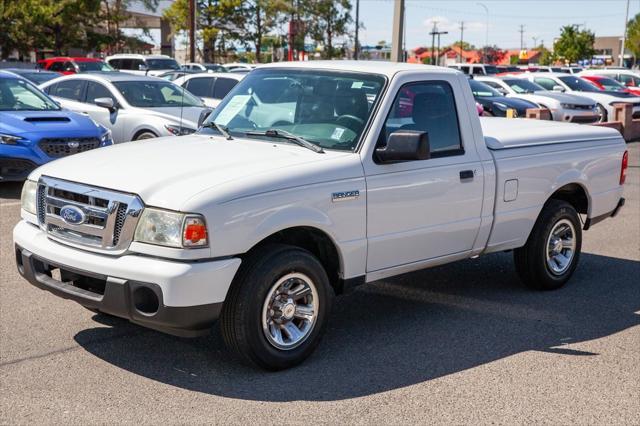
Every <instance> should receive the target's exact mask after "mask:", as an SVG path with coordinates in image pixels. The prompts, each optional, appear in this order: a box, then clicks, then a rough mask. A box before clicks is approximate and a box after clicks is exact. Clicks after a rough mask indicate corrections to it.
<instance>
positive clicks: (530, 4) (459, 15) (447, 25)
mask: <svg viewBox="0 0 640 426" xmlns="http://www.w3.org/2000/svg"><path fill="white" fill-rule="evenodd" d="M351 2H352V4H353V15H354V17H355V2H356V0H351ZM170 3H171V1H161V2H160V9H159V10H158V13H159V12H161V10H162V9H163V8H164V7H167V5H169V4H170ZM481 4H483V5H484V6H486V9H487V10H488V12H489V13H488V28H489V32H488V41H489V44H491V45H493V44H496V45H498V46H499V47H501V48H503V49H507V48H519V47H520V32H519V30H520V25H523V26H524V33H523V41H524V46H525V47H528V48H531V47H533V46H534V42H535V43H536V44H539V43H540V42H541V41H544V44H545V46H547V47H550V46H551V45H552V43H553V40H554V38H556V37H558V36H559V34H560V27H561V26H562V25H567V24H578V25H584V27H586V28H588V29H590V30H591V31H593V32H595V34H596V36H621V35H622V31H623V28H624V20H625V8H626V4H627V0H482V1H480V2H478V1H475V0H470V1H469V0H440V1H431V0H405V5H406V6H405V7H406V10H405V34H406V40H405V46H406V48H407V49H408V50H411V49H413V48H415V47H418V46H430V45H431V36H430V35H429V32H430V31H431V29H432V28H433V22H434V21H437V25H438V30H439V31H448V33H449V34H445V35H442V36H441V45H443V46H444V45H448V44H451V43H453V42H455V41H458V40H459V39H460V22H464V26H465V30H464V40H465V41H467V42H469V43H471V44H473V45H475V46H476V47H480V46H483V45H484V44H485V37H486V28H487V24H486V22H487V13H486V12H485V8H483V6H482V5H481ZM393 6H394V0H360V22H361V25H363V26H364V28H363V29H361V30H360V44H361V45H376V44H377V43H378V42H379V41H381V40H385V41H387V42H391V28H392V25H393V22H392V20H393ZM637 13H640V0H630V3H629V18H631V17H633V16H634V15H636V14H637ZM580 28H583V27H580ZM284 31H285V30H284V29H281V32H284ZM153 38H154V39H155V38H159V35H155V34H154V37H153Z"/></svg>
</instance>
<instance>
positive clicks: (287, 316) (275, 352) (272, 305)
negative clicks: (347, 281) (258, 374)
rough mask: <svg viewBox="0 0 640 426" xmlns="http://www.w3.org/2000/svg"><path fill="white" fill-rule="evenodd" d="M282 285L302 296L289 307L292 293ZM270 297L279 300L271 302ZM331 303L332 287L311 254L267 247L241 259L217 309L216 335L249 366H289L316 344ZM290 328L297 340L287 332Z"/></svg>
mask: <svg viewBox="0 0 640 426" xmlns="http://www.w3.org/2000/svg"><path fill="white" fill-rule="evenodd" d="M288 285H290V287H289V290H296V289H297V290H299V292H300V293H301V294H302V293H305V294H306V295H305V296H303V297H301V298H298V299H295V301H294V302H293V305H294V308H291V301H292V298H295V297H296V296H295V293H296V292H297V291H296V292H291V293H292V294H290V295H289V296H286V297H285V296H284V294H286V293H285V292H281V290H283V289H285V287H287V286H288ZM305 285H306V286H307V287H308V289H307V290H305ZM300 289H302V290H300ZM303 290H305V291H304V292H303ZM275 295H280V296H278V297H276V298H275V299H274V296H275ZM285 298H288V299H287V300H285ZM332 301H333V289H332V288H331V286H330V285H329V279H328V277H327V274H326V272H325V270H324V268H323V267H322V265H321V264H320V262H319V261H318V260H317V259H316V258H315V256H313V255H312V254H311V253H310V252H308V251H306V250H303V249H300V248H297V247H293V246H288V245H283V244H271V245H268V246H265V247H263V248H261V249H259V250H257V251H256V252H254V253H253V254H251V255H250V256H249V257H248V258H247V259H246V260H244V261H243V265H242V266H241V268H240V271H239V272H238V274H237V275H236V278H235V279H234V281H233V283H232V285H231V288H230V289H229V293H228V295H227V299H226V300H225V302H224V306H223V308H222V314H221V317H220V327H221V331H222V337H223V339H224V341H225V344H226V346H227V347H228V348H229V349H230V350H231V351H232V352H234V353H235V354H236V355H238V356H239V357H240V358H241V359H243V360H244V361H246V362H248V363H250V364H253V365H256V366H258V367H261V368H264V369H267V370H282V369H285V368H289V367H293V366H294V365H297V364H299V363H301V362H302V361H304V360H305V359H306V358H307V357H308V356H309V355H310V354H311V353H312V352H313V350H314V349H315V347H316V346H317V345H318V343H319V341H320V338H321V337H322V334H323V332H324V329H325V324H326V322H327V318H328V316H329V312H330V311H331V304H332ZM309 307H311V311H310V312H311V314H310V315H309ZM292 309H294V311H292ZM299 310H300V312H298V311H299ZM294 312H295V313H294ZM299 314H307V317H305V318H304V319H303V318H301V317H298V315H299ZM312 317H313V320H311V319H310V318H312ZM290 324H293V326H294V327H295V328H296V329H297V330H298V332H299V333H300V335H302V336H303V337H302V338H300V335H297V336H296V333H293V334H292V333H290V331H287V330H291V328H290V327H291V325H290ZM278 330H279V331H278ZM278 334H279V336H280V338H279V339H278ZM269 336H270V337H269ZM296 339H301V340H298V341H296Z"/></svg>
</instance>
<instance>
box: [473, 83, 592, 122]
mask: <svg viewBox="0 0 640 426" xmlns="http://www.w3.org/2000/svg"><path fill="white" fill-rule="evenodd" d="M475 80H477V81H480V82H482V83H484V84H486V85H487V86H491V87H492V88H494V89H495V90H497V91H498V92H500V93H501V94H502V95H503V96H506V97H508V98H516V99H523V100H525V101H529V102H533V103H535V104H537V105H540V108H546V109H548V110H549V111H550V112H551V117H552V118H553V120H555V121H568V122H573V123H595V122H596V121H598V120H600V118H601V116H600V114H599V111H598V109H597V108H596V103H595V102H594V101H593V100H592V99H589V98H585V97H584V96H577V95H572V94H569V93H560V92H552V91H550V90H546V89H545V88H544V87H542V86H540V85H538V84H536V83H534V82H532V81H529V80H525V79H522V78H516V77H484V76H478V77H475Z"/></svg>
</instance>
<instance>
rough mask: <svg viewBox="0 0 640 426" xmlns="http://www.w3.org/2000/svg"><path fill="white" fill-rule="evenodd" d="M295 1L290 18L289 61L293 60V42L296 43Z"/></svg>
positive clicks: (292, 2) (292, 4) (292, 3)
mask: <svg viewBox="0 0 640 426" xmlns="http://www.w3.org/2000/svg"><path fill="white" fill-rule="evenodd" d="M295 5H296V4H295V1H294V0H291V6H293V7H292V8H291V18H290V19H289V49H287V61H289V62H291V61H293V43H294V38H293V35H294V29H293V25H294V24H293V22H294V20H295V14H294V10H296V7H295Z"/></svg>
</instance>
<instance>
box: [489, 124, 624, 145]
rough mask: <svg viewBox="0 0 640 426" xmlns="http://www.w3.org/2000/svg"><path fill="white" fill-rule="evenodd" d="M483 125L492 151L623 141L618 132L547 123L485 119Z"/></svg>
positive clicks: (593, 127) (599, 128) (576, 125)
mask: <svg viewBox="0 0 640 426" xmlns="http://www.w3.org/2000/svg"><path fill="white" fill-rule="evenodd" d="M480 125H481V126H482V132H483V133H484V140H485V143H486V145H487V148H489V149H491V150H502V149H512V148H523V147H530V146H538V145H554V144H561V143H575V142H586V141H603V140H610V139H621V138H622V136H621V135H620V133H619V132H618V131H617V130H615V129H609V128H606V127H598V126H588V125H584V124H574V123H561V122H556V121H547V120H530V119H505V118H494V117H481V118H480Z"/></svg>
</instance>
